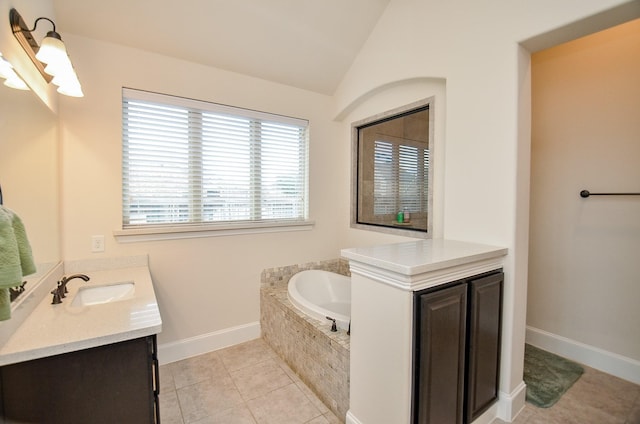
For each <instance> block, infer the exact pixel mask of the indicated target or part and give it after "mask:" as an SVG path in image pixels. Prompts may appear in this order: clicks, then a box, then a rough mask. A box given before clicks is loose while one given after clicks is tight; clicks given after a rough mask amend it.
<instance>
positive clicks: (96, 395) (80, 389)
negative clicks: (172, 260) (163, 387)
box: [0, 336, 160, 424]
mask: <svg viewBox="0 0 640 424" xmlns="http://www.w3.org/2000/svg"><path fill="white" fill-rule="evenodd" d="M156 352H157V348H156V339H155V336H148V337H142V338H138V339H133V340H127V341H123V342H119V343H114V344H110V345H105V346H99V347H94V348H90V349H85V350H80V351H76V352H70V353H65V354H62V355H56V356H50V357H46V358H41V359H36V360H32V361H26V362H21V363H17V364H12V365H6V366H3V367H1V368H0V392H1V395H2V408H1V411H2V413H3V417H4V421H3V422H7V423H11V422H19V423H51V424H54V423H56V424H57V423H64V424H74V423H78V424H81V423H82V424H86V423H92V424H101V423H105V424H107V423H109V424H112V423H119V424H128V423H131V424H142V423H159V422H160V419H159V413H158V411H159V408H158V393H159V381H158V363H157V353H156Z"/></svg>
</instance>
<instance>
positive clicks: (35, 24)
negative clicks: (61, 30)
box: [29, 16, 56, 32]
mask: <svg viewBox="0 0 640 424" xmlns="http://www.w3.org/2000/svg"><path fill="white" fill-rule="evenodd" d="M40 19H44V20H47V21H49V22H50V23H51V25H53V32H56V23H55V22H53V21H52V20H51V19H49V18H45V17H44V16H41V17H39V18H38V19H36V21H35V22H34V23H33V29H30V30H29V32H33V31H35V30H36V27H37V26H38V21H39V20H40Z"/></svg>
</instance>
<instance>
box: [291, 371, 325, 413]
mask: <svg viewBox="0 0 640 424" xmlns="http://www.w3.org/2000/svg"><path fill="white" fill-rule="evenodd" d="M295 384H296V386H298V388H299V389H300V391H301V392H302V393H303V394H304V395H305V396H306V397H307V399H309V401H310V402H311V404H312V405H313V406H315V407H316V408H318V410H319V411H320V413H322V414H325V413H327V412H329V408H328V407H327V405H325V404H324V403H323V402H322V401H321V400H320V398H319V397H318V396H317V395H316V394H315V393H314V392H313V391H312V390H311V389H310V388H309V386H307V385H306V384H304V383H303V382H302V380H300V379H298V381H297V382H296V383H295Z"/></svg>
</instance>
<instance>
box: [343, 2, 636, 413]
mask: <svg viewBox="0 0 640 424" xmlns="http://www.w3.org/2000/svg"><path fill="white" fill-rule="evenodd" d="M625 4H626V5H625ZM627 5H632V6H633V10H632V11H633V13H635V14H636V16H638V15H639V14H640V10H639V8H638V7H637V5H638V3H637V2H625V1H612V0H589V1H564V2H557V1H550V0H549V1H542V2H514V1H510V0H494V1H490V2H477V1H474V0H465V1H457V2H442V1H435V0H392V1H391V3H390V4H389V6H388V7H387V9H386V11H385V13H384V15H383V16H382V17H381V19H380V21H379V22H378V25H377V27H376V29H375V30H374V32H373V33H372V34H371V36H370V37H369V40H368V41H367V43H366V44H365V46H364V47H363V49H362V50H361V52H360V54H359V55H358V57H357V59H356V61H355V62H354V64H353V66H352V67H351V69H350V71H349V72H348V74H347V75H346V77H345V78H344V80H343V81H342V84H341V86H340V88H339V89H338V91H337V92H336V94H335V96H334V101H335V108H336V116H337V117H338V119H345V118H348V117H349V114H350V113H352V111H353V110H356V109H357V108H358V107H359V106H360V105H361V104H363V103H366V102H367V101H369V99H370V97H371V95H372V93H376V92H377V91H378V90H379V89H380V87H392V86H396V85H399V86H402V84H403V83H402V81H411V80H414V79H422V78H424V79H428V78H440V79H444V80H446V111H445V114H446V118H445V119H446V123H445V128H444V143H443V144H444V149H443V150H444V151H442V152H440V154H441V155H442V156H441V159H440V161H439V162H436V163H435V165H434V166H437V167H442V171H441V172H443V175H442V178H443V181H440V182H437V184H439V185H441V187H442V190H443V192H442V193H441V196H442V197H443V204H442V205H440V206H438V208H442V211H443V212H442V214H443V215H442V216H443V222H442V228H441V229H439V230H436V231H441V234H442V235H443V236H444V237H445V238H449V239H460V240H468V241H473V242H479V243H486V244H494V245H499V246H505V247H508V248H509V255H508V256H507V259H506V263H505V276H506V280H505V310H504V330H503V346H502V347H503V349H502V360H503V365H502V369H501V384H500V388H501V391H502V392H503V394H502V396H503V397H505V396H506V397H509V396H514V395H515V394H516V393H522V390H521V388H522V358H523V355H524V333H525V331H524V330H525V309H526V284H527V281H526V275H527V237H528V197H529V193H528V182H529V180H528V178H529V177H528V174H529V173H528V170H529V163H530V156H529V148H530V138H529V113H530V90H529V84H530V76H529V54H528V52H527V51H526V50H525V49H523V48H522V47H521V46H520V43H523V42H526V41H527V40H529V39H532V38H534V37H537V36H539V35H541V34H546V33H551V34H550V36H549V37H547V38H545V39H544V40H543V41H541V40H539V39H536V41H540V42H544V43H559V42H562V41H567V40H568V39H569V38H567V37H576V36H578V35H583V34H585V33H588V32H589V31H591V30H592V28H593V26H596V27H597V26H598V25H602V20H599V19H598V18H597V17H596V18H593V19H592V18H591V17H592V16H593V15H598V14H599V13H601V12H604V11H607V10H608V9H610V8H614V7H617V6H627ZM625 11H628V9H627V8H625ZM605 15H606V19H607V20H611V19H612V20H614V21H615V20H616V19H617V20H618V22H620V21H622V20H625V19H631V18H633V16H626V15H624V14H623V15H622V16H619V14H613V15H614V17H613V18H612V15H611V14H605ZM587 18H589V19H587ZM582 19H585V21H584V22H582V21H581V20H582ZM602 19H605V17H603V18H602ZM576 22H577V23H576ZM583 23H584V24H583ZM568 25H570V26H571V31H560V32H554V31H553V30H555V29H558V28H561V27H563V26H568ZM563 37H564V39H563ZM381 106H382V108H383V109H384V110H386V109H390V108H392V107H395V106H397V105H396V104H392V103H391V102H389V104H388V106H387V105H386V104H385V105H381ZM346 124H347V122H345V126H344V128H343V134H344V135H343V138H346V137H347V128H346V127H347V125H346ZM347 189H348V188H347V187H345V188H344V189H343V197H344V198H347V197H348V195H347V194H346V191H347ZM351 235H353V234H351ZM363 237H364V235H363ZM342 240H343V242H341V243H344V240H347V241H348V243H349V244H357V243H358V240H357V239H356V238H353V237H348V238H346V237H343V239H342ZM364 242H365V243H370V242H371V240H370V238H369V237H368V236H367V237H366V239H365V241H364ZM514 412H517V411H503V412H502V415H503V416H504V417H507V416H511V415H513V413H514Z"/></svg>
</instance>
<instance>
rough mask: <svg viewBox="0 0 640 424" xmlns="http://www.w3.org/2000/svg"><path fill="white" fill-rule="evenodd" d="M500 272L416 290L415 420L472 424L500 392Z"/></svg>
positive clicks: (420, 423) (417, 422)
mask: <svg viewBox="0 0 640 424" xmlns="http://www.w3.org/2000/svg"><path fill="white" fill-rule="evenodd" d="M503 281H504V274H503V273H502V272H500V271H496V272H491V273H487V274H482V275H479V276H475V277H471V278H467V279H464V280H461V281H457V282H454V283H451V284H447V285H445V286H443V287H437V288H432V289H426V290H422V291H418V292H415V294H414V328H415V333H414V361H413V362H414V379H413V409H412V410H413V423H414V424H444V423H446V424H463V423H471V422H472V421H473V420H474V419H476V418H477V417H478V416H479V415H480V414H482V413H483V412H484V411H486V409H487V408H489V407H490V406H491V405H492V404H493V403H494V402H495V401H496V400H497V395H498V377H499V375H498V373H499V368H500V366H499V363H500V332H501V319H502V317H501V313H502V312H501V311H502V307H501V305H502V284H503Z"/></svg>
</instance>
